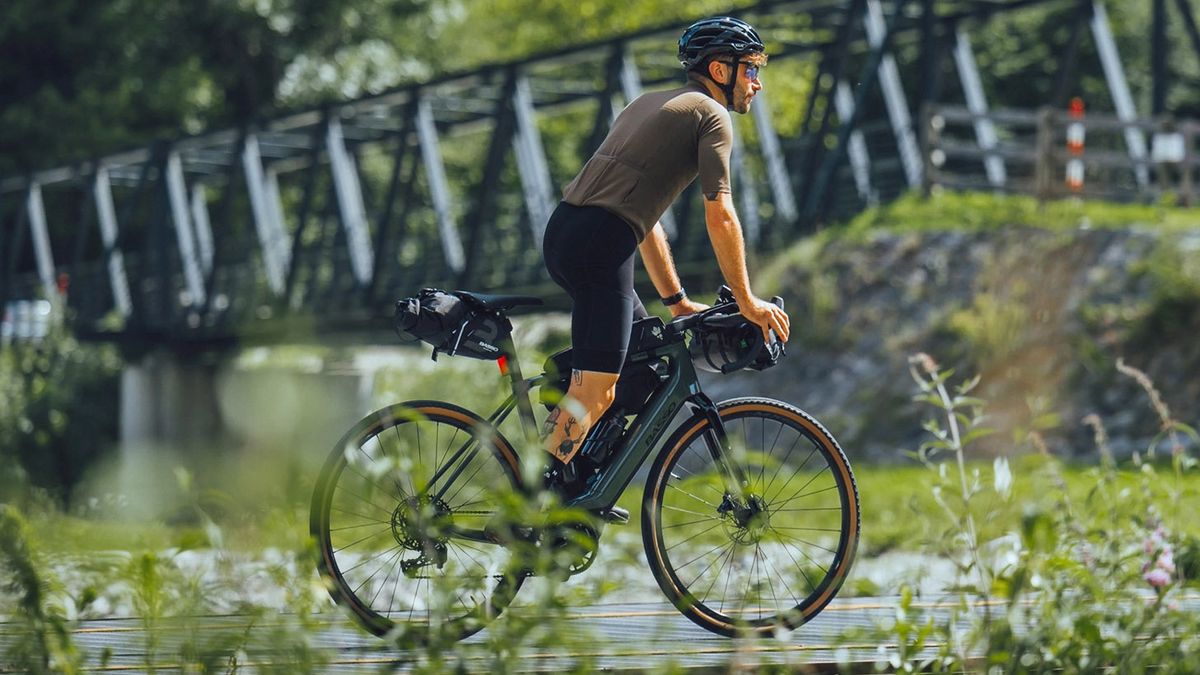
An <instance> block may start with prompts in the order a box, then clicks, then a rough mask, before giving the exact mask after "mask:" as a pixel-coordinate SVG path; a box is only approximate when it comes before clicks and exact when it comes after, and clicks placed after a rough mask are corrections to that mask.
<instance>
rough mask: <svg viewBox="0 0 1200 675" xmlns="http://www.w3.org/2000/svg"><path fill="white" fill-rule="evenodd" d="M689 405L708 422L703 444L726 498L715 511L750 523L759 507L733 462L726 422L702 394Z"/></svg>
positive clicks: (689, 398)
mask: <svg viewBox="0 0 1200 675" xmlns="http://www.w3.org/2000/svg"><path fill="white" fill-rule="evenodd" d="M688 405H689V406H690V407H691V408H692V410H693V411H694V412H698V413H701V414H703V415H704V417H705V418H706V419H707V420H708V429H707V430H705V431H704V444H705V446H706V447H707V448H708V452H709V454H710V455H711V456H712V458H713V462H714V463H716V465H717V468H718V469H719V470H720V472H721V479H722V481H724V483H725V499H724V501H722V503H721V506H720V507H719V509H718V510H719V511H721V512H722V513H726V512H728V513H732V514H733V516H734V518H735V519H737V520H738V521H739V522H740V521H743V520H749V518H750V517H752V516H753V515H754V514H755V513H757V512H758V511H759V510H760V507H759V505H758V504H756V502H755V497H754V496H753V495H752V494H751V493H750V480H749V479H748V478H747V477H746V472H745V471H744V470H743V469H742V465H741V463H740V462H738V461H736V460H737V458H736V457H735V456H734V449H733V445H732V444H731V443H730V442H729V434H727V433H726V432H725V422H724V421H723V420H722V419H721V414H720V411H718V410H717V404H716V403H714V402H713V400H712V399H711V398H709V397H708V395H707V394H705V393H704V392H695V393H693V394H692V395H691V396H689V397H688Z"/></svg>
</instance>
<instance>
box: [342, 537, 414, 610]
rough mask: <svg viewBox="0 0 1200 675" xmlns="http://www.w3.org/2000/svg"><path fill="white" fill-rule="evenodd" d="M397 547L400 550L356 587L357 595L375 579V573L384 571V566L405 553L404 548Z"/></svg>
mask: <svg viewBox="0 0 1200 675" xmlns="http://www.w3.org/2000/svg"><path fill="white" fill-rule="evenodd" d="M396 548H397V549H399V550H397V551H396V552H395V553H393V554H392V555H390V556H388V559H387V560H386V561H384V563H383V564H382V565H380V566H379V567H378V568H377V569H376V570H375V571H374V572H372V573H371V576H369V577H367V578H366V579H363V582H362V583H361V584H359V585H358V587H356V588H355V589H354V593H355V595H357V594H358V592H359V591H360V590H362V587H363V586H366V585H367V584H368V583H369V582H370V581H371V580H372V579H374V578H375V575H377V574H379V572H380V571H382V570H383V568H385V567H387V566H388V563H390V562H391V561H393V560H395V559H397V558H399V557H400V556H402V555H404V549H403V548H400V547H396ZM351 569H353V568H351ZM369 604H370V603H368V605H369Z"/></svg>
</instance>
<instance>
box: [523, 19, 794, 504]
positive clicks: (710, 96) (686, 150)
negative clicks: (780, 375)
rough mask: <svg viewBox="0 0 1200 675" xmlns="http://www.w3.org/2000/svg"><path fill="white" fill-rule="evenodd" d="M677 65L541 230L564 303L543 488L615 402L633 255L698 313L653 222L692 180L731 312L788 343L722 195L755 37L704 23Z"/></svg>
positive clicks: (741, 25)
mask: <svg viewBox="0 0 1200 675" xmlns="http://www.w3.org/2000/svg"><path fill="white" fill-rule="evenodd" d="M679 61H680V63H681V65H682V66H683V68H684V70H685V71H686V72H687V83H686V84H685V85H684V86H682V87H680V88H678V89H672V90H669V91H657V92H650V93H647V94H644V95H642V96H639V97H638V98H637V99H635V100H634V101H632V102H631V103H629V105H628V106H627V107H626V108H625V110H624V111H622V112H621V114H620V115H619V116H618V117H617V118H616V120H615V121H614V122H613V124H612V128H611V130H610V131H609V133H608V136H607V137H606V138H605V140H604V142H603V143H602V144H601V145H600V147H599V148H598V149H597V150H596V153H595V154H594V155H593V156H592V158H591V159H590V160H588V162H587V164H585V165H584V167H583V169H582V170H581V171H580V172H579V175H577V176H576V177H575V179H574V180H573V181H572V182H571V183H570V184H568V185H567V186H566V188H565V189H564V191H563V199H562V202H561V203H560V204H559V205H558V207H557V208H556V209H555V211H554V213H553V215H552V216H551V217H550V221H549V223H548V224H547V226H546V233H545V238H544V241H543V251H544V254H545V259H546V267H547V269H548V270H549V271H550V276H551V277H552V278H553V279H554V281H555V282H556V283H557V284H558V285H560V286H562V287H563V289H564V290H566V291H567V293H568V295H570V296H571V300H572V302H573V307H572V312H571V340H572V354H573V356H572V364H571V366H572V373H571V384H570V387H569V390H568V391H567V398H566V399H564V402H563V404H562V405H560V406H559V407H558V408H556V409H555V410H554V411H553V412H552V413H551V414H550V417H549V418H547V420H546V426H547V431H548V438H547V445H546V449H547V450H548V452H549V453H550V454H551V455H552V456H554V457H555V458H556V459H557V462H553V461H552V462H551V464H552V466H551V469H550V471H549V472H548V473H547V478H548V479H549V481H550V483H551V484H552V485H553V484H555V483H556V482H559V481H562V480H564V479H563V476H564V474H568V473H570V472H569V471H567V469H566V467H567V465H568V464H569V463H570V461H571V459H572V458H573V457H574V456H575V454H576V453H577V452H578V451H579V449H580V447H581V445H582V444H583V440H584V438H585V437H586V435H587V432H588V429H590V428H591V426H592V425H593V424H594V423H595V422H596V421H598V420H599V419H600V417H601V415H603V414H604V411H605V410H607V409H608V407H609V405H610V404H611V403H612V402H613V400H614V398H615V395H616V385H617V377H618V375H619V374H620V371H621V365H622V363H624V360H625V353H626V350H627V349H628V347H629V339H630V330H631V326H632V322H633V321H634V319H637V318H642V317H645V316H646V315H647V314H646V309H645V307H644V306H643V305H642V303H641V301H640V300H639V299H638V296H637V293H636V292H635V291H634V289H633V253H634V250H635V249H636V250H638V251H639V252H640V253H641V257H642V262H643V263H644V264H645V266H646V271H647V272H648V273H649V275H650V280H651V281H652V282H653V284H654V288H655V289H656V290H657V291H658V293H659V295H660V297H661V298H662V302H663V304H664V305H666V306H667V307H668V308H669V309H670V312H671V315H672V316H675V317H678V316H684V315H687V314H692V313H694V312H698V311H700V310H702V309H705V308H706V305H702V304H700V303H697V302H694V301H693V300H691V299H690V298H688V296H687V293H686V292H685V291H684V290H683V286H682V284H681V283H680V281H679V274H678V272H677V271H676V269H675V264H674V262H673V260H672V258H671V251H670V247H669V245H668V243H667V237H666V235H665V234H664V232H663V228H662V225H661V224H660V223H659V222H658V219H659V217H661V216H662V214H663V212H664V211H666V209H667V208H668V207H669V206H670V205H671V202H673V201H674V200H675V198H676V197H678V196H679V194H680V193H681V192H682V191H683V189H684V188H685V187H687V185H688V184H689V183H691V182H692V181H693V180H694V179H696V178H697V177H699V179H700V188H701V192H702V193H703V194H704V217H705V223H706V225H707V229H708V235H709V238H710V240H711V241H712V245H713V249H714V251H715V253H716V258H717V263H718V265H719V266H720V269H721V273H722V275H723V276H724V278H725V281H726V283H727V284H728V285H729V287H730V288H731V289H732V290H733V294H734V298H735V299H736V300H737V303H738V307H739V308H740V310H741V312H742V314H743V315H744V316H745V317H746V318H747V319H748V320H750V321H752V322H753V323H755V324H757V325H758V326H759V327H761V328H762V331H763V339H764V340H767V339H768V330H774V331H775V333H776V334H777V335H778V336H779V338H780V339H782V340H784V341H786V340H787V337H788V316H787V314H786V313H785V312H784V311H783V310H782V309H780V308H779V307H777V306H775V305H773V304H771V303H769V302H766V301H763V300H761V299H759V298H757V297H755V296H754V295H753V293H752V292H751V290H750V279H749V274H748V272H747V270H746V254H745V245H744V242H743V238H742V230H741V223H740V222H739V221H738V217H737V214H736V213H735V211H734V207H733V197H732V193H731V188H730V175H729V154H730V150H731V146H732V143H733V121H732V119H731V118H730V115H729V111H734V112H737V113H742V114H744V113H746V112H747V111H748V110H749V109H750V105H751V101H752V100H753V98H754V95H755V94H756V93H758V91H759V90H761V89H762V86H763V85H762V82H761V81H760V80H759V77H758V75H759V70H760V69H761V68H762V67H763V65H765V64H766V62H767V56H766V54H765V51H764V46H763V43H762V40H761V39H759V36H758V33H757V32H756V31H755V30H754V28H752V27H751V26H750V25H749V24H747V23H746V22H744V21H740V20H738V19H735V18H731V17H725V16H721V17H713V18H709V19H703V20H701V21H697V22H696V23H694V24H692V25H691V26H690V27H688V29H687V30H686V31H684V33H683V36H682V37H680V39H679ZM556 479H557V480H556Z"/></svg>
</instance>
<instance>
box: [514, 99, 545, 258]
mask: <svg viewBox="0 0 1200 675" xmlns="http://www.w3.org/2000/svg"><path fill="white" fill-rule="evenodd" d="M513 112H515V113H516V116H517V133H516V135H515V137H514V138H513V150H514V151H515V153H516V156H517V173H519V174H520V176H521V187H522V188H523V190H524V192H525V210H526V211H527V212H528V213H529V226H530V230H531V231H532V232H533V244H534V246H536V247H537V248H538V250H539V251H540V250H541V249H542V236H543V235H544V234H545V232H546V223H547V221H549V220H550V214H551V212H553V211H554V182H553V181H552V180H551V179H550V167H549V166H548V165H547V164H546V151H545V148H543V147H542V136H541V134H540V133H539V132H538V127H537V118H536V116H535V113H534V109H533V94H532V93H531V92H530V89H529V78H528V77H525V76H524V75H522V76H520V77H518V78H517V80H516V87H515V88H514V91H513Z"/></svg>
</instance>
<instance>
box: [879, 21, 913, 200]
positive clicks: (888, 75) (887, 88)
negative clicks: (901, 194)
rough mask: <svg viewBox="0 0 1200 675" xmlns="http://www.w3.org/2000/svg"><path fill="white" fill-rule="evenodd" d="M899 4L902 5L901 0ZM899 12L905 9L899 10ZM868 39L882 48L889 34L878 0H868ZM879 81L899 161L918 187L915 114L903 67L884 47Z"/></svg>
mask: <svg viewBox="0 0 1200 675" xmlns="http://www.w3.org/2000/svg"><path fill="white" fill-rule="evenodd" d="M896 1H897V3H898V4H897V7H899V6H900V4H899V3H900V0H896ZM897 13H898V14H899V13H902V11H901V10H897ZM866 25H867V42H868V43H870V45H871V48H872V49H878V48H880V47H881V46H882V45H883V43H884V36H885V35H886V34H887V31H888V27H887V23H886V22H885V21H884V18H883V5H882V4H881V3H880V1H879V0H867V15H866ZM878 77H879V84H880V86H881V87H883V102H884V103H885V104H886V106H887V111H888V118H889V119H891V122H892V130H893V131H894V132H895V133H896V145H897V147H899V149H900V163H901V164H902V165H903V166H904V177H905V178H906V179H907V180H908V186H909V187H910V188H915V187H917V186H919V185H920V184H921V171H922V170H923V166H922V163H921V151H920V150H919V149H918V148H917V137H916V134H915V133H913V124H912V116H911V115H910V114H909V112H908V101H907V99H905V97H904V85H903V84H901V82H900V68H899V67H898V66H897V65H896V57H895V56H893V55H892V53H891V52H890V51H885V52H884V55H883V61H882V63H880V64H879V75H878Z"/></svg>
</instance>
